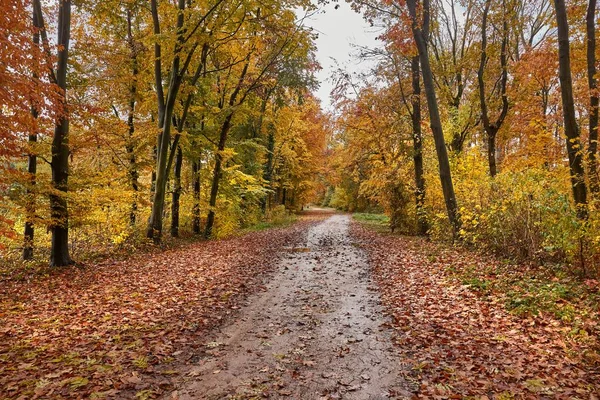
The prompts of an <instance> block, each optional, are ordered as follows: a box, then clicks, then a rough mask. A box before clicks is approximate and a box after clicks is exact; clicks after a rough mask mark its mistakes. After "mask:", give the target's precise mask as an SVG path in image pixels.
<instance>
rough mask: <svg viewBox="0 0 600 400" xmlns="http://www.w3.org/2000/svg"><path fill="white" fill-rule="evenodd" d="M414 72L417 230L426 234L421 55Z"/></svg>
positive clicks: (416, 58)
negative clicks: (420, 76)
mask: <svg viewBox="0 0 600 400" xmlns="http://www.w3.org/2000/svg"><path fill="white" fill-rule="evenodd" d="M410 68H411V73H412V91H413V92H412V99H411V103H412V115H411V116H412V131H413V161H414V164H415V184H416V190H415V199H416V205H417V232H418V233H419V235H426V234H427V230H428V229H429V226H428V224H427V217H426V215H425V177H424V176H423V175H424V174H423V133H422V131H421V83H420V78H419V75H420V73H421V69H420V67H419V56H418V55H417V56H414V57H413V58H412V60H411V63H410Z"/></svg>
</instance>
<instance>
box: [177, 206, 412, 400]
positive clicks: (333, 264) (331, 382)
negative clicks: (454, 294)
mask: <svg viewBox="0 0 600 400" xmlns="http://www.w3.org/2000/svg"><path fill="white" fill-rule="evenodd" d="M349 224H350V217H349V216H347V215H333V216H331V217H330V218H328V219H327V220H325V221H324V222H322V223H320V224H319V225H316V226H314V227H312V228H310V230H309V231H308V234H307V238H306V243H305V245H304V246H303V247H294V248H289V249H288V251H287V252H286V253H285V254H282V255H280V257H281V261H280V262H279V266H278V269H277V272H276V273H275V275H274V276H273V277H272V278H271V279H270V280H269V283H268V284H267V285H266V287H265V289H264V290H263V291H261V292H259V293H257V294H255V295H252V296H251V297H249V298H248V300H247V302H246V303H245V305H243V306H242V307H241V309H240V310H239V313H238V315H237V316H236V317H235V318H233V319H232V320H231V321H230V322H229V323H227V324H225V325H224V326H222V327H221V328H220V329H219V330H218V331H216V332H213V334H212V335H211V336H209V337H207V338H206V344H205V349H204V351H203V354H202V355H201V357H199V358H197V359H195V360H193V363H192V364H191V365H190V366H189V370H188V371H187V373H186V374H185V376H186V378H185V380H184V381H183V382H181V383H180V384H179V385H178V387H177V389H176V390H175V391H173V392H172V393H170V395H168V396H167V397H166V398H171V399H250V398H271V399H278V398H287V399H388V398H396V399H401V398H407V397H408V396H409V393H408V392H407V391H406V390H405V388H406V383H405V382H404V380H403V379H402V378H401V376H400V372H401V365H400V362H399V360H398V358H397V356H396V354H395V351H394V348H393V346H392V341H391V332H390V330H389V328H387V325H386V324H385V322H386V320H385V317H384V315H383V312H382V307H381V305H380V300H379V296H378V294H377V292H376V291H375V288H374V284H373V282H372V280H371V278H370V276H369V268H368V263H367V260H366V257H365V255H364V254H363V252H362V251H361V250H360V249H358V248H357V247H356V246H354V245H353V244H352V242H351V239H350V237H349V233H348V228H349ZM274 256H275V255H274Z"/></svg>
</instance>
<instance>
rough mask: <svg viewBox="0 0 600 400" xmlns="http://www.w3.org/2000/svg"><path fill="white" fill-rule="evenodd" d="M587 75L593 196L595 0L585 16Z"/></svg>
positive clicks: (598, 188) (599, 181) (597, 188)
mask: <svg viewBox="0 0 600 400" xmlns="http://www.w3.org/2000/svg"><path fill="white" fill-rule="evenodd" d="M585 20H586V33H587V75H588V87H589V90H590V110H589V145H588V161H589V174H590V191H591V192H592V194H593V195H594V196H597V194H598V193H599V192H600V178H599V177H598V160H597V153H598V103H599V101H598V83H597V79H596V0H590V1H589V4H588V9H587V14H586V19H585Z"/></svg>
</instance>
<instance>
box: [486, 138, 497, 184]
mask: <svg viewBox="0 0 600 400" xmlns="http://www.w3.org/2000/svg"><path fill="white" fill-rule="evenodd" d="M486 132H487V155H488V165H489V168H490V176H491V177H492V178H493V177H494V176H496V174H497V173H498V169H497V167H496V133H497V132H498V131H497V130H496V129H493V128H492V129H488V130H487V131H486Z"/></svg>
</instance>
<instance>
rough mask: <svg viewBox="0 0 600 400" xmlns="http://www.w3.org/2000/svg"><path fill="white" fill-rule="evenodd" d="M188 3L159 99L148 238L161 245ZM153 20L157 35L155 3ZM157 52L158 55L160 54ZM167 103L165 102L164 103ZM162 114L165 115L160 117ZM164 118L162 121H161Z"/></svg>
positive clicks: (179, 18)
mask: <svg viewBox="0 0 600 400" xmlns="http://www.w3.org/2000/svg"><path fill="white" fill-rule="evenodd" d="M185 4H186V2H185V0H178V15H177V26H176V29H177V43H176V44H175V51H174V53H175V57H174V58H173V62H172V65H171V74H170V75H171V76H170V81H169V90H168V92H167V98H166V103H162V104H161V99H160V96H159V99H158V104H159V106H158V112H159V118H158V119H159V121H158V123H159V126H160V127H161V128H162V132H161V133H160V134H159V136H158V143H157V157H158V161H157V165H156V187H155V190H154V197H153V201H152V211H151V213H150V220H149V222H148V230H147V232H146V235H147V237H148V238H151V239H153V241H154V243H160V239H161V236H162V223H163V218H162V217H163V210H164V205H165V195H166V189H167V180H168V177H169V167H168V159H169V157H170V154H169V148H170V144H171V127H172V122H171V121H172V120H173V112H174V108H175V103H176V99H177V95H178V93H179V88H180V86H181V79H182V76H181V73H180V72H183V71H180V63H181V58H180V56H181V54H180V52H181V41H182V40H183V34H184V30H183V23H184V16H183V12H184V10H185ZM151 5H152V18H153V22H154V31H155V33H156V32H157V31H158V32H160V28H158V10H157V5H156V0H152V2H151ZM157 49H158V51H157ZM155 53H157V54H160V45H159V44H158V43H156V44H155ZM160 68H161V67H160V60H158V61H156V60H155V79H156V85H157V90H158V89H159V87H160V88H161V90H162V78H161V77H162V75H161V70H160ZM163 100H164V99H163ZM161 114H162V115H161ZM161 117H162V118H161Z"/></svg>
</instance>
